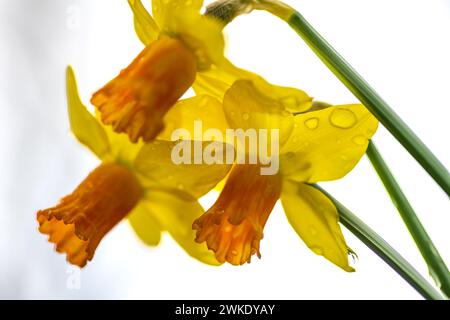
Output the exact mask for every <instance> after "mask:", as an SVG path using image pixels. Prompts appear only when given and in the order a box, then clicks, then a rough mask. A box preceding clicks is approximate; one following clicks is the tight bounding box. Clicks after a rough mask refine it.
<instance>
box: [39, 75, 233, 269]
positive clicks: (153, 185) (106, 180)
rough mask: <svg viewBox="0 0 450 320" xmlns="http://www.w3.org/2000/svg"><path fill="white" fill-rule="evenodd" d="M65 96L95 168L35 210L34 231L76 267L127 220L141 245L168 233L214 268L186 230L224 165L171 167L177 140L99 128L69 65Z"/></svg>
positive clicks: (73, 125) (155, 241)
mask: <svg viewBox="0 0 450 320" xmlns="http://www.w3.org/2000/svg"><path fill="white" fill-rule="evenodd" d="M67 92H68V111H69V119H70V125H71V129H72V131H73V133H74V134H75V136H76V137H77V138H78V140H79V141H80V142H81V143H83V144H84V145H86V146H87V147H88V148H89V149H90V150H91V151H92V152H93V153H94V154H95V155H96V156H97V157H98V158H99V159H100V160H101V164H100V165H99V166H98V167H97V168H95V169H94V170H93V171H92V172H91V173H90V174H89V175H88V176H87V178H86V179H84V180H83V182H81V184H80V185H79V186H78V187H77V188H76V189H75V191H73V192H72V193H71V194H70V195H68V196H66V197H64V198H62V199H61V201H60V202H59V203H58V204H57V205H56V206H54V207H52V208H49V209H45V210H40V211H38V213H37V220H38V222H39V231H40V232H42V233H43V234H47V235H49V241H50V242H53V243H55V245H56V250H57V251H58V252H62V253H66V254H67V260H68V261H69V262H70V263H72V264H74V265H77V266H79V267H83V266H85V265H86V263H87V262H88V261H90V260H91V259H92V258H93V256H94V253H95V250H96V248H97V246H98V245H99V243H100V241H101V240H102V238H103V237H104V236H105V235H106V234H107V233H108V232H109V231H110V230H111V229H112V228H113V227H114V226H115V225H117V224H118V223H119V222H120V221H122V220H124V219H125V218H128V220H129V221H130V223H131V225H132V227H133V228H134V230H135V231H136V233H137V234H138V236H139V237H140V238H141V239H142V240H143V241H144V242H145V243H146V244H148V245H151V246H154V245H157V244H158V243H159V241H160V236H161V232H162V231H167V232H169V233H170V234H171V236H172V237H173V238H174V239H175V240H176V241H177V242H178V243H179V244H180V245H181V246H182V247H183V248H184V249H185V250H186V252H187V253H188V254H190V255H191V256H193V257H195V258H197V259H198V260H200V261H202V262H205V263H208V264H213V265H217V264H218V262H217V260H216V259H215V258H214V255H213V254H211V252H209V251H208V250H207V248H206V246H204V245H198V244H196V243H195V242H194V241H193V238H194V232H193V231H192V230H191V225H192V221H193V220H194V219H195V218H197V217H199V216H200V215H201V214H202V213H203V212H204V210H203V208H202V207H201V205H200V204H199V203H198V201H197V199H198V198H199V197H200V196H202V195H203V194H205V193H207V192H208V191H209V190H211V189H212V188H213V187H214V186H215V185H216V184H217V182H219V181H220V180H222V179H223V178H224V177H225V175H226V174H227V173H228V171H229V170H230V167H231V166H230V165H226V164H217V165H195V166H189V165H175V164H174V163H173V162H172V161H171V151H172V148H173V146H174V144H175V143H176V142H171V141H161V140H155V141H153V142H151V143H149V144H145V145H144V144H142V143H138V144H132V143H130V142H129V140H128V138H127V137H126V136H125V135H121V134H116V133H114V132H113V131H112V130H110V128H108V127H104V126H102V125H101V123H100V122H98V121H97V119H96V118H95V117H94V116H93V115H92V114H91V113H89V112H88V111H87V109H86V107H85V106H84V105H83V104H82V102H81V100H80V98H79V96H78V90H77V87H76V81H75V77H74V74H73V71H72V69H71V68H68V70H67Z"/></svg>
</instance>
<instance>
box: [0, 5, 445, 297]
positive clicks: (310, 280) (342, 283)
mask: <svg viewBox="0 0 450 320" xmlns="http://www.w3.org/2000/svg"><path fill="white" fill-rule="evenodd" d="M288 2H289V3H290V4H291V5H293V6H294V7H296V8H297V9H298V10H299V11H300V12H301V13H302V14H303V15H304V16H305V17H306V18H307V19H308V20H309V21H310V22H311V23H312V25H313V26H315V27H316V28H317V29H318V30H319V31H320V32H321V33H322V35H324V36H325V38H326V39H328V40H329V42H331V43H332V44H333V46H334V47H335V48H336V49H337V50H338V51H339V52H340V53H341V54H342V55H343V56H344V57H346V59H347V60H348V61H349V62H350V63H351V64H352V65H353V66H354V67H355V68H356V69H357V70H358V71H359V72H360V73H361V74H362V75H363V77H364V78H365V79H366V80H367V81H368V82H369V83H370V84H371V85H372V86H373V87H374V88H375V89H376V90H377V91H378V92H379V93H380V94H381V96H382V97H384V99H386V100H387V102H388V103H389V104H390V105H391V106H392V107H393V108H394V109H395V111H396V112H397V113H398V114H399V115H400V116H401V117H402V118H403V119H404V120H405V121H406V123H408V124H409V125H410V126H411V127H412V129H413V130H414V131H415V132H416V133H417V134H418V135H419V137H421V138H422V139H423V141H424V142H425V143H426V144H427V145H428V146H429V147H430V149H431V150H432V151H433V152H434V153H435V154H436V156H437V157H438V158H439V159H441V161H442V162H443V163H444V165H446V166H447V168H448V167H450V151H449V142H448V140H449V138H450V125H449V120H450V102H449V97H448V95H449V92H450V79H449V75H450V59H449V57H450V42H449V41H448V40H449V39H450V37H449V36H450V1H446V0H431V1H430V0H422V1H419V0H396V1H392V0H370V1H369V0H365V1H361V0H353V1H351V0H339V1H336V0H302V1H295V0H292V1H288ZM226 33H227V39H228V48H227V54H228V56H229V57H230V59H232V60H233V62H235V63H236V64H237V65H239V66H241V67H244V68H247V69H250V70H252V71H255V72H258V73H260V74H261V75H263V76H264V77H266V78H267V79H268V80H269V81H271V82H273V83H276V84H281V85H289V86H296V87H298V88H302V89H304V90H305V91H307V92H308V93H309V94H310V95H312V96H314V97H316V98H318V99H320V100H325V101H329V102H332V103H335V104H338V103H351V102H356V101H357V100H356V99H355V98H354V97H353V96H352V94H351V93H349V92H348V90H347V89H346V88H345V87H344V86H343V85H342V84H340V82H339V81H338V80H337V79H336V78H335V77H334V76H333V75H332V74H331V73H330V72H329V71H328V69H327V68H326V67H324V66H323V65H322V63H321V62H320V61H319V60H318V59H317V58H316V57H315V56H314V54H313V53H312V52H311V51H310V50H309V48H308V47H307V46H306V45H305V44H304V43H303V42H302V41H301V40H300V38H299V37H298V36H297V35H296V34H295V33H294V32H293V31H291V30H290V29H289V27H288V26H287V25H285V24H284V23H282V22H281V21H278V20H277V19H276V18H274V17H271V16H270V15H268V14H266V13H261V12H254V13H252V14H251V15H249V16H242V17H240V18H238V19H236V20H235V21H234V22H233V23H232V25H230V26H229V27H227V29H226ZM141 49H142V46H141V44H140V43H139V41H138V40H137V38H136V36H135V35H134V32H133V26H132V15H131V11H130V10H129V8H128V5H127V3H126V1H125V0H123V1H122V0H115V1H111V0H108V1H106V0H96V1H93V0H83V1H81V0H71V1H69V0H66V1H57V0H40V1H31V0H29V1H25V0H20V1H19V0H16V1H7V0H1V1H0V149H1V157H0V168H1V171H0V253H1V254H0V297H1V298H150V299H155V298H156V299H158V298H167V299H170V298H172V299H174V298H181V299H185V298H190V299H197V298H201V299H216V298H224V299H231V298H233V299H241V298H245V299H259V298H265V299H315V298H324V299H336V298H339V299H349V298H353V299H369V298H374V299H420V298H421V297H420V296H419V295H418V294H417V293H416V292H415V291H414V290H413V289H412V288H411V287H410V286H409V285H408V284H407V283H406V282H405V281H404V280H402V278H400V277H399V276H398V275H397V274H396V273H395V272H393V271H392V270H391V269H390V268H389V267H388V266H387V265H386V264H385V263H383V262H382V261H381V260H380V259H379V258H378V257H377V256H375V255H374V254H373V253H372V252H371V251H370V250H368V249H367V248H366V247H365V246H364V244H362V243H361V242H360V241H359V240H358V239H356V238H355V237H354V236H353V235H352V234H351V233H350V232H347V230H344V233H345V236H346V239H347V243H348V244H349V245H350V247H352V248H353V249H354V250H355V251H356V252H357V253H358V256H359V260H358V261H357V263H356V266H355V267H356V269H357V272H355V273H352V274H349V273H345V272H343V271H341V270H340V269H338V268H337V267H335V266H333V265H332V264H330V263H328V262H327V261H325V260H324V259H323V258H321V257H319V256H316V255H314V254H313V253H312V252H310V251H309V250H308V249H307V248H306V246H305V245H304V244H303V243H302V241H301V240H300V239H299V238H298V237H297V235H296V234H295V232H294V231H293V230H292V229H291V227H290V225H289V224H288V223H287V220H286V218H285V217H284V214H283V212H282V210H281V206H279V205H277V207H276V208H275V210H274V212H273V213H272V215H271V217H270V219H269V221H268V223H267V226H266V229H265V237H264V240H263V241H262V244H261V251H262V259H261V260H257V259H253V262H252V263H251V264H250V265H245V266H243V267H238V268H237V267H233V266H229V265H226V266H222V267H220V268H215V267H209V266H206V265H202V264H200V263H198V262H197V261H195V260H193V259H191V258H189V257H188V256H187V255H186V254H185V253H184V252H183V251H182V250H181V249H180V248H179V247H178V246H177V245H176V244H175V243H174V241H173V240H172V239H171V238H170V237H169V236H165V237H164V238H163V241H162V243H161V245H160V246H159V247H157V248H148V247H146V246H144V245H143V244H142V243H141V242H140V241H139V240H138V239H137V238H136V237H135V236H134V234H133V233H132V231H131V229H130V227H129V226H128V224H127V223H126V222H125V223H122V224H120V225H119V226H118V227H117V228H115V229H114V230H113V231H112V232H111V233H110V234H109V235H108V236H107V237H106V238H105V239H104V240H103V241H102V243H101V244H100V246H99V248H98V250H97V252H96V255H95V258H94V260H93V262H91V263H90V264H89V265H88V267H87V268H85V269H84V270H83V271H82V272H81V288H80V289H79V290H70V288H68V287H67V280H68V278H69V276H70V274H69V273H68V272H72V271H73V269H71V268H70V267H69V266H68V265H67V264H66V262H65V259H64V256H63V255H59V254H57V253H55V252H53V250H52V246H51V245H50V244H49V243H47V242H46V239H45V237H44V236H42V235H41V234H39V233H38V232H37V230H36V227H37V223H36V221H35V212H36V211H37V210H38V209H40V208H46V207H48V206H51V205H53V204H54V203H55V202H56V201H57V199H58V198H59V197H61V196H63V195H65V194H67V193H69V192H71V191H72V189H73V188H74V187H75V186H76V185H77V184H78V183H79V182H80V181H81V180H82V179H83V178H84V177H85V176H86V174H87V173H88V172H89V171H90V170H92V169H93V168H94V166H95V165H96V163H97V161H96V159H95V158H94V156H93V155H91V154H90V153H89V152H88V151H87V150H86V149H84V148H83V147H82V146H81V145H79V144H78V143H77V142H76V141H75V139H74V138H73V137H72V136H71V134H70V131H69V125H68V120H67V114H66V104H65V93H64V69H65V66H66V65H67V64H69V63H70V64H72V65H73V66H74V68H75V70H76V73H77V76H78V79H79V84H80V91H81V96H82V98H83V99H84V101H86V102H87V101H88V100H89V98H90V95H91V94H92V92H94V91H95V90H97V89H98V88H99V87H101V86H102V85H103V84H104V83H105V82H106V81H108V80H109V79H110V78H112V77H113V76H115V75H116V74H117V73H118V71H119V70H120V69H121V68H123V67H125V66H126V65H127V64H128V63H129V62H130V61H131V59H133V57H134V56H136V55H137V54H138V53H139V51H140V50H141ZM375 141H376V142H377V144H378V146H379V149H380V151H381V152H382V153H383V155H384V156H385V158H386V160H387V162H388V163H389V165H390V166H391V169H392V170H393V172H394V173H395V175H396V177H397V178H398V180H399V181H400V183H401V185H402V187H403V188H404V190H405V192H406V194H407V195H408V197H409V199H410V200H411V202H412V204H413V206H414V208H416V210H417V213H418V215H419V216H420V218H421V220H422V221H423V224H424V225H425V227H426V228H427V230H428V231H429V233H430V234H431V235H432V238H433V240H434V241H435V244H436V246H437V247H438V249H439V250H440V252H441V254H442V256H443V257H444V259H446V261H447V262H449V263H450V246H449V240H450V237H449V234H448V227H449V225H450V210H449V202H448V197H447V196H446V195H445V194H444V193H443V192H442V191H441V190H440V189H439V187H438V186H437V185H436V184H435V183H434V182H433V181H432V180H431V179H430V178H429V177H428V176H427V174H426V173H425V172H424V171H423V170H422V169H421V168H420V166H418V165H417V163H416V162H415V161H414V160H413V159H412V158H411V157H410V156H409V155H408V154H407V152H406V151H404V150H403V149H402V147H401V146H400V145H399V144H398V143H397V142H396V141H395V140H394V139H393V138H392V137H391V136H390V135H389V134H388V133H387V132H386V130H384V128H380V129H379V131H378V133H377V135H376V137H375ZM323 185H324V186H325V187H326V188H327V190H329V191H331V192H332V194H333V195H334V196H335V197H337V198H338V199H339V200H340V201H341V202H343V203H344V204H345V205H346V206H347V207H349V208H350V209H351V210H352V211H353V212H354V213H356V214H357V215H358V216H359V217H360V218H362V219H363V220H364V221H365V222H366V223H368V224H369V225H370V226H372V227H373V228H374V229H375V230H376V231H377V232H379V233H380V234H381V235H382V236H383V237H384V238H385V239H386V240H387V241H388V242H390V243H391V244H393V246H394V247H395V248H396V249H398V250H399V251H400V252H401V253H402V254H403V255H404V256H405V258H407V259H408V260H409V261H410V262H411V263H413V265H414V266H415V267H416V268H417V269H418V270H419V271H420V272H421V273H422V274H423V275H425V276H427V269H426V266H425V264H424V263H423V261H422V259H421V256H420V255H419V254H418V251H417V250H416V248H415V246H414V243H413V241H412V239H411V237H410V236H409V234H408V232H407V231H405V227H404V226H403V224H402V221H401V219H400V218H399V216H398V213H397V212H396V210H395V209H394V207H393V206H392V204H391V203H390V200H389V197H388V196H387V194H386V193H385V191H384V189H383V187H382V185H381V183H380V182H379V180H378V179H377V177H376V175H375V173H374V171H373V170H372V168H371V167H370V164H369V163H368V161H367V159H365V158H364V159H363V160H362V161H361V162H360V164H359V165H358V166H357V167H356V169H355V170H354V171H353V172H351V173H350V174H349V175H348V176H347V177H345V178H344V179H342V180H340V181H337V182H333V183H327V184H323ZM212 201H213V198H212V197H209V198H207V199H205V200H204V202H203V203H205V204H207V205H208V204H211V203H212Z"/></svg>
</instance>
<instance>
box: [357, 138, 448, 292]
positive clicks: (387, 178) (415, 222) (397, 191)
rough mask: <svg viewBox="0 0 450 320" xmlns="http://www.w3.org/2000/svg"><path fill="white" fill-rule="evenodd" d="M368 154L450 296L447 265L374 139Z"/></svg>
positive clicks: (432, 270) (428, 262)
mask: <svg viewBox="0 0 450 320" xmlns="http://www.w3.org/2000/svg"><path fill="white" fill-rule="evenodd" d="M366 154H367V156H368V158H369V160H370V162H371V163H372V165H373V167H374V168H375V171H376V172H377V174H378V176H379V177H380V179H381V181H382V182H383V184H384V187H385V188H386V190H387V192H388V193H389V195H390V197H391V199H392V202H393V203H394V204H395V206H396V207H397V210H398V212H399V213H400V216H401V217H402V219H403V222H404V223H405V225H406V227H407V228H408V230H409V232H410V234H411V236H412V237H413V239H414V241H415V243H416V245H417V247H418V248H419V251H420V253H421V254H422V257H423V258H424V260H425V262H426V263H427V265H428V270H429V272H430V275H431V276H432V277H433V279H434V280H435V282H436V284H437V285H438V286H439V287H440V288H441V290H442V292H443V293H444V294H445V295H446V296H447V297H450V273H449V271H448V269H447V266H446V265H445V262H444V260H443V259H442V257H441V256H440V254H439V252H438V251H437V249H436V247H435V246H434V244H433V241H431V239H430V237H429V236H428V233H427V231H426V230H425V228H424V227H423V226H422V223H421V222H420V220H419V218H418V217H417V215H416V213H415V212H414V209H413V208H412V206H411V204H410V203H409V201H408V199H407V198H406V196H405V194H404V193H403V191H402V189H401V188H400V185H399V184H398V183H397V181H396V180H395V177H394V176H393V174H392V173H391V171H390V170H389V167H388V166H387V164H386V162H385V161H384V159H383V157H382V156H381V154H380V153H379V152H378V150H377V148H376V146H375V144H374V143H373V142H372V141H371V142H370V143H369V147H368V148H367V151H366Z"/></svg>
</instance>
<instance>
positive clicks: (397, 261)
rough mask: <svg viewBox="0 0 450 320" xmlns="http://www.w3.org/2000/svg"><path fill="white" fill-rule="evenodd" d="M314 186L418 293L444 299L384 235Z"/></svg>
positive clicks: (345, 221) (375, 251)
mask: <svg viewBox="0 0 450 320" xmlns="http://www.w3.org/2000/svg"><path fill="white" fill-rule="evenodd" d="M314 187H315V188H317V189H318V190H320V191H321V192H322V193H323V194H325V195H326V196H327V197H328V198H329V199H330V200H331V201H332V202H333V203H334V205H335V206H336V208H337V210H338V212H339V216H340V222H341V223H342V225H344V227H346V228H347V229H348V230H349V231H350V232H352V233H353V234H354V235H355V236H356V237H357V238H358V239H359V240H361V241H362V242H363V243H364V244H365V245H366V246H367V247H368V248H369V249H370V250H372V251H373V252H374V253H375V254H376V255H378V256H379V257H380V258H381V259H382V260H383V261H384V262H386V263H387V264H388V265H389V266H390V267H391V268H392V269H394V271H395V272H397V273H398V274H399V275H400V276H401V277H402V278H403V279H405V281H406V282H408V283H409V284H410V285H411V286H412V287H413V288H414V289H415V290H416V291H417V292H418V293H420V294H421V295H422V296H423V297H424V298H425V299H428V300H443V297H442V296H441V295H440V294H439V292H437V291H436V290H435V289H434V287H433V286H432V285H431V284H429V283H428V282H427V281H426V280H425V279H424V278H423V277H422V276H421V275H420V273H419V272H418V271H417V270H416V269H414V267H413V266H412V265H411V264H410V263H409V262H408V261H406V260H405V259H404V258H403V257H402V256H401V255H400V254H399V253H398V252H397V251H396V250H395V249H394V248H392V247H391V246H390V245H389V244H388V243H387V242H386V241H385V240H384V239H383V238H382V237H380V236H379V235H378V234H377V233H376V232H375V231H374V230H372V229H371V228H370V227H369V226H367V225H366V224H365V223H364V222H363V221H361V220H360V219H359V218H358V217H357V216H356V215H355V214H353V213H352V212H351V211H350V210H349V209H347V208H346V207H345V206H344V205H343V204H342V203H340V202H339V201H338V200H336V199H335V198H333V196H331V195H330V194H329V193H327V192H326V191H325V190H323V189H322V188H321V187H319V186H318V185H314Z"/></svg>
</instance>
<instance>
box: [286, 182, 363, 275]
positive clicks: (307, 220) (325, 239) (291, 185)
mask: <svg viewBox="0 0 450 320" xmlns="http://www.w3.org/2000/svg"><path fill="white" fill-rule="evenodd" d="M281 203H282V205H283V208H284V211H285V213H286V216H287V218H288V220H289V223H290V224H291V225H292V227H293V228H294V230H295V231H296V232H297V234H298V235H299V236H300V238H302V240H303V241H304V242H305V244H306V245H307V246H308V247H309V248H310V249H311V250H312V251H313V252H314V253H316V254H318V255H321V256H324V257H325V258H326V259H328V260H329V261H331V262H332V263H334V264H335V265H337V266H338V267H340V268H342V269H344V270H345V271H354V269H353V268H352V267H350V266H349V264H348V252H349V249H348V247H347V244H346V243H345V239H344V236H343V235H342V232H341V228H340V227H339V224H338V221H339V216H338V213H337V210H336V207H335V206H334V205H333V203H332V202H331V201H330V199H328V198H327V197H326V196H325V195H324V194H322V193H321V192H320V191H319V190H317V189H315V188H313V187H311V186H309V185H307V184H304V183H299V182H294V181H288V180H284V181H283V190H282V192H281Z"/></svg>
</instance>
